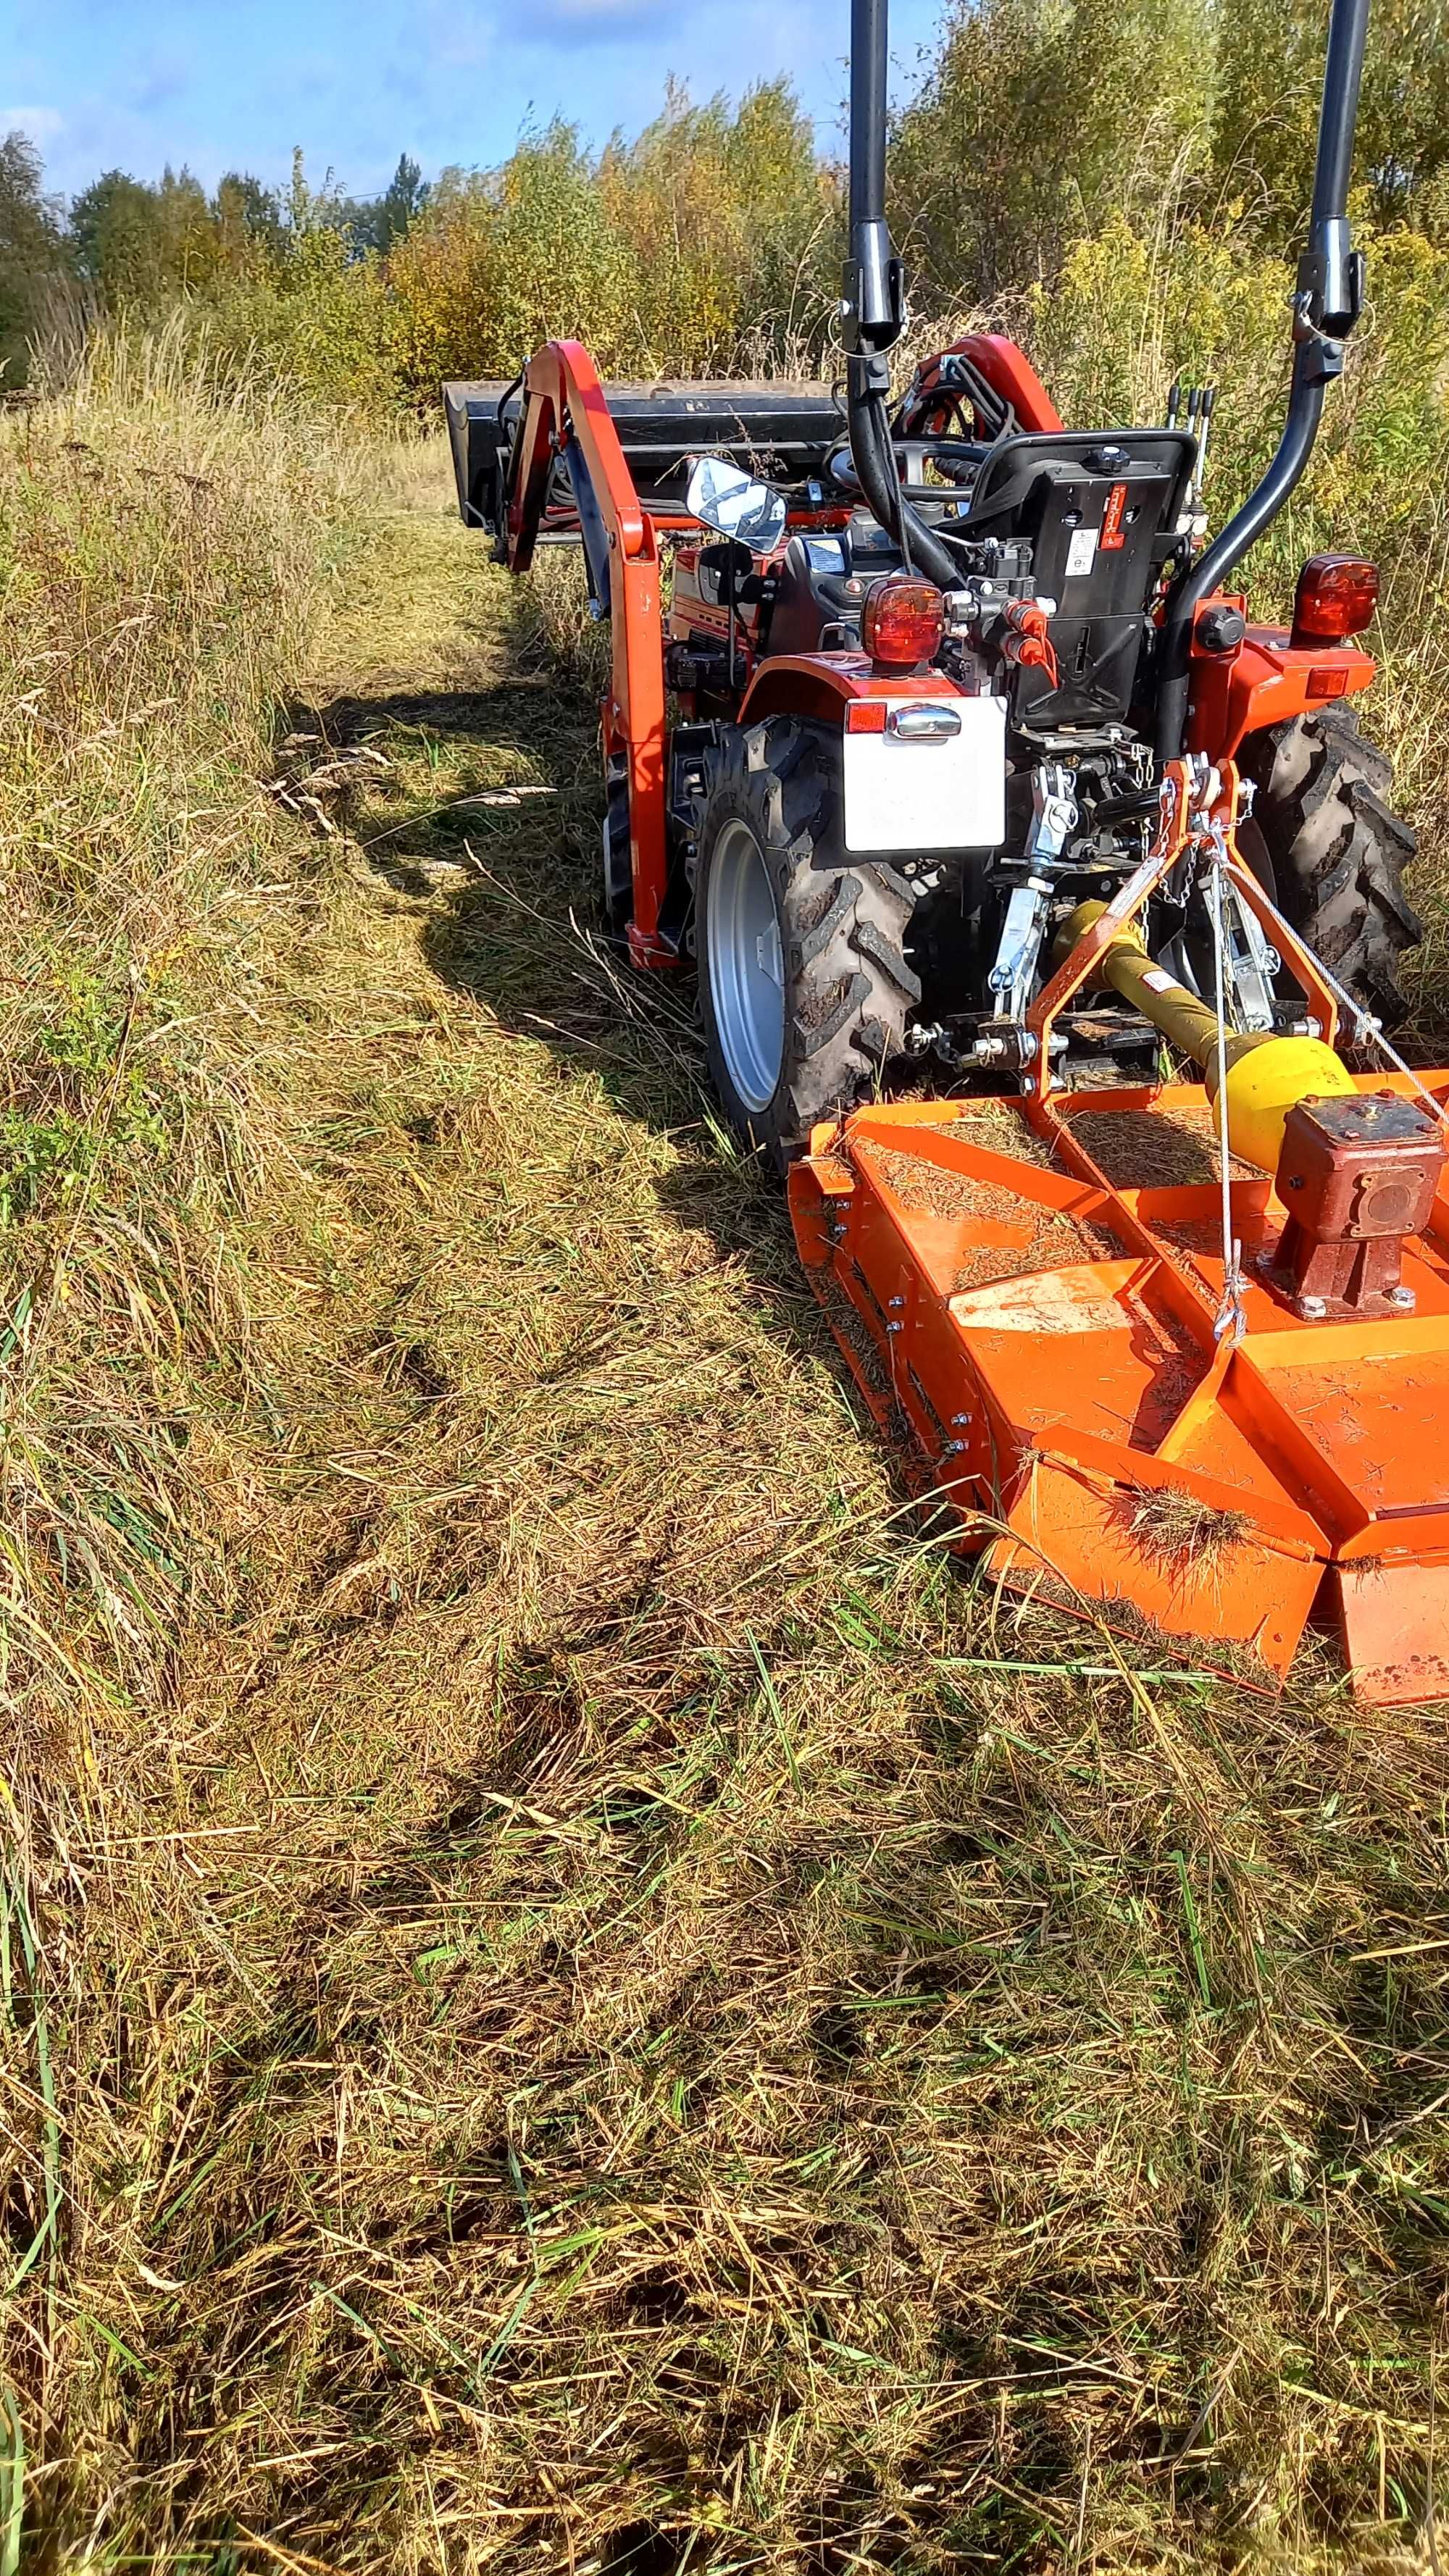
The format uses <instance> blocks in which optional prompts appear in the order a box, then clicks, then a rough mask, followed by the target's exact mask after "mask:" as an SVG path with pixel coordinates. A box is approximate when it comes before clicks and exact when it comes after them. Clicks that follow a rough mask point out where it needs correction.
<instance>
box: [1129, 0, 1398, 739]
mask: <svg viewBox="0 0 1449 2576" xmlns="http://www.w3.org/2000/svg"><path fill="white" fill-rule="evenodd" d="M1368 12H1369V0H1333V5H1332V14H1331V16H1330V18H1329V24H1328V53H1327V58H1326V60H1325V63H1324V67H1323V104H1322V106H1321V108H1320V110H1319V117H1318V152H1317V158H1316V159H1315V162H1314V165H1313V206H1312V212H1311V215H1310V219H1309V227H1308V247H1307V249H1306V250H1305V252H1304V254H1303V257H1302V259H1301V260H1300V262H1299V265H1298V291H1297V294H1296V295H1295V297H1294V350H1293V377H1292V382H1291V385H1290V387H1289V393H1288V410H1287V414H1286V417H1285V419H1284V422H1283V435H1282V437H1281V438H1280V440H1279V442H1278V450H1277V454H1276V455H1275V456H1274V458H1273V462H1272V464H1271V465H1270V466H1269V468H1268V470H1267V472H1266V474H1265V475H1264V476H1263V478H1262V481H1261V482H1260V483H1259V484H1258V486H1257V489H1256V490H1255V491H1253V492H1250V493H1249V495H1248V498H1247V500H1246V501H1245V502H1244V503H1243V505H1242V507H1241V509H1240V510H1238V511H1236V512H1235V514H1234V516H1233V517H1232V518H1231V519H1230V520H1229V521H1228V524H1227V526H1226V527H1225V528H1224V529H1223V531H1222V533H1221V535H1220V536H1218V537H1217V538H1216V539H1215V540H1214V542H1213V543H1212V545H1210V546H1209V547H1208V549H1207V552H1206V554H1204V555H1202V556H1201V557H1200V558H1199V560H1198V562H1197V563H1195V564H1194V565H1192V567H1191V569H1190V570H1189V571H1187V572H1185V573H1183V574H1182V576H1181V577H1180V579H1179V580H1178V582H1177V583H1176V585H1175V587H1174V589H1173V591H1172V594H1171V597H1170V599H1169V601H1168V605H1167V613H1166V615H1165V617H1164V618H1163V621H1162V633H1161V636H1160V638H1159V642H1158V693H1157V742H1156V750H1157V757H1158V759H1159V760H1164V761H1165V760H1175V759H1176V758H1177V757H1178V755H1179V754H1180V752H1181V750H1182V743H1183V735H1184V733H1185V731H1186V727H1187V706H1188V681H1189V676H1190V670H1191V660H1192V628H1193V619H1194V618H1195V616H1196V614H1197V611H1198V609H1199V607H1200V606H1201V604H1202V602H1203V600H1204V599H1205V598H1206V597H1207V596H1208V593H1209V592H1210V591H1213V590H1216V589H1217V588H1218V587H1219V586H1220V584H1221V583H1222V582H1223V581H1225V580H1226V578H1227V575H1228V574H1229V573H1230V572H1231V571H1232V569H1233V566H1234V565H1235V564H1236V563H1238V562H1239V561H1240V559H1241V558H1242V556H1244V555H1245V554H1246V553H1247V551H1248V548H1249V546H1251V545H1253V544H1255V543H1256V541H1257V539H1258V538H1259V537H1261V535H1262V534H1263V531H1264V529H1265V528H1267V527H1269V526H1271V524H1272V522H1273V520H1274V519H1276V517H1277V516H1278V513H1279V511H1280V510H1281V509H1282V507H1283V504H1284V502H1285V501H1286V500H1287V499H1288V498H1289V496H1290V494H1291V493H1292V492H1293V491H1294V489H1295V488H1296V486H1297V485H1298V483H1299V482H1300V481H1301V479H1302V476H1303V471H1304V468H1305V466H1306V465H1307V463H1308V460H1309V458H1310V456H1311V455H1312V453H1313V443H1314V440H1315V439H1316V438H1317V436H1318V424H1319V422H1320V420H1321V419H1322V417H1323V396H1324V391H1325V388H1326V387H1327V386H1328V385H1330V384H1331V383H1332V382H1333V379H1334V377H1335V376H1337V375H1339V374H1341V372H1342V369H1343V341H1344V338H1345V336H1346V335H1347V333H1348V332H1350V331H1351V330H1352V329H1353V326H1354V323H1355V322H1356V320H1357V319H1358V308H1359V301H1360V269H1359V263H1358V260H1357V257H1356V255H1355V254H1353V253H1352V252H1351V251H1350V249H1349V238H1348V183H1349V177H1350V173H1351V170H1352V165H1353V136H1354V127H1355V125H1356V124H1357V121H1358V97H1359V85H1360V81H1361V79H1362V75H1363V50H1364V38H1365V36H1366V34H1367V32H1368Z"/></svg>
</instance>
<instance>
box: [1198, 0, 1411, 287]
mask: <svg viewBox="0 0 1449 2576" xmlns="http://www.w3.org/2000/svg"><path fill="white" fill-rule="evenodd" d="M1326 38H1327V10H1326V7H1321V8H1313V9H1308V10H1302V9H1288V8H1284V7H1283V6H1282V5H1281V0H1223V5H1222V10H1221V16H1220V20H1219V24H1218V35H1217V69H1216V80H1215V93H1216V95H1215V108H1214V116H1213V132H1212V148H1213V162H1214V166H1215V169H1216V172H1217V175H1218V178H1219V180H1220V182H1221V184H1222V185H1223V186H1224V187H1225V189H1226V190H1227V191H1228V192H1229V193H1230V194H1231V195H1232V196H1233V197H1235V198H1237V199H1240V200H1242V201H1243V202H1244V203H1245V205H1246V209H1247V212H1248V215H1249V218H1250V220H1254V221H1255V222H1256V224H1257V225H1258V226H1259V228H1261V229H1263V230H1265V231H1266V232H1267V233H1268V234H1269V236H1270V237H1272V238H1275V239H1276V238H1281V237H1283V236H1285V235H1289V234H1293V233H1296V232H1298V231H1299V230H1301V227H1302V224H1303V221H1304V217H1305V215H1306V212H1307V207H1308V201H1309V198H1310V196H1311V194H1312V186H1313V154H1314V145H1315V140H1316V136H1317V131H1318V103H1319V98H1320V95H1321V92H1322V86H1323V55H1324V46H1325V42H1326ZM1354 171H1355V177H1356V179H1357V181H1358V183H1359V186H1360V187H1361V188H1362V189H1364V190H1366V191H1367V193H1368V199H1369V207H1370V211H1371V212H1372V213H1373V214H1374V215H1375V217H1376V218H1377V220H1378V221H1379V222H1380V223H1392V222H1394V221H1399V220H1407V221H1409V222H1412V223H1414V224H1417V225H1419V226H1420V227H1421V228H1427V229H1429V230H1431V231H1432V232H1434V233H1435V234H1436V235H1438V236H1439V237H1440V238H1443V237H1444V236H1445V234H1446V232H1449V223H1446V218H1449V185H1446V183H1449V31H1446V26H1445V18H1444V11H1443V8H1442V6H1440V5H1439V0H1374V7H1373V9H1372V10H1371V12H1370V15H1369V30H1368V45H1367V50H1366V53H1365V58H1364V80H1363V94H1362V98H1361V101H1360V106H1359V120H1358V138H1357V144H1356V148H1355V153H1354Z"/></svg>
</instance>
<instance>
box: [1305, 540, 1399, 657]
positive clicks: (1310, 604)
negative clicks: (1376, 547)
mask: <svg viewBox="0 0 1449 2576" xmlns="http://www.w3.org/2000/svg"><path fill="white" fill-rule="evenodd" d="M1378 598H1379V575H1378V566H1377V564H1371V563H1366V562H1365V561H1364V558H1363V556H1362V555H1310V557H1309V559H1308V561H1307V563H1306V564H1305V565H1304V567H1303V570H1302V571H1301V573H1300V574H1299V576H1298V589H1297V593H1296V595H1295V597H1294V601H1293V642H1294V644H1295V645H1297V646H1299V647H1305V646H1306V647H1308V648H1309V649H1311V648H1312V647H1313V646H1314V645H1315V644H1341V643H1342V641H1343V639H1344V637H1345V635H1359V634H1362V632H1363V629H1364V628H1365V627H1366V626H1367V624H1368V622H1369V619H1370V618H1371V617H1372V615H1373V613H1374V610H1375V608H1376V607H1377V606H1378Z"/></svg>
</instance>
